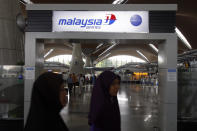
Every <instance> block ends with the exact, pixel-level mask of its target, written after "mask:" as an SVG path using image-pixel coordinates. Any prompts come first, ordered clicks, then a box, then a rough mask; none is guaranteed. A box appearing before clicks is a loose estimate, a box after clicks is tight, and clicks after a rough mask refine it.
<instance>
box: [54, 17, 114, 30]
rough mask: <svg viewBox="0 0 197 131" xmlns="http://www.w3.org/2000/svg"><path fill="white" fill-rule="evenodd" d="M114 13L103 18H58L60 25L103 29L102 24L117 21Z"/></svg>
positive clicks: (110, 23)
mask: <svg viewBox="0 0 197 131" xmlns="http://www.w3.org/2000/svg"><path fill="white" fill-rule="evenodd" d="M116 20H117V19H116V16H115V15H114V14H107V15H106V17H105V18H103V19H88V18H87V19H80V18H76V17H75V18H68V19H66V18H64V19H59V20H58V25H59V26H79V27H81V28H86V29H101V26H102V25H112V24H113V23H114V22H115V21H116Z"/></svg>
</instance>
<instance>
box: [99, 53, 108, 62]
mask: <svg viewBox="0 0 197 131" xmlns="http://www.w3.org/2000/svg"><path fill="white" fill-rule="evenodd" d="M109 55H111V53H108V54H107V55H105V56H104V57H103V58H101V59H100V60H99V61H102V60H104V59H105V58H107V57H108V56H109Z"/></svg>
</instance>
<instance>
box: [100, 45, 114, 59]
mask: <svg viewBox="0 0 197 131" xmlns="http://www.w3.org/2000/svg"><path fill="white" fill-rule="evenodd" d="M116 45H117V43H116V44H113V45H111V46H110V47H109V48H107V49H106V50H105V51H103V53H101V54H100V55H99V56H98V57H100V56H102V55H103V54H105V53H106V52H107V51H109V50H111V49H112V48H113V47H115V46H116Z"/></svg>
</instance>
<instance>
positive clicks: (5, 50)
mask: <svg viewBox="0 0 197 131" xmlns="http://www.w3.org/2000/svg"><path fill="white" fill-rule="evenodd" d="M20 12H21V11H20V6H19V0H0V65H16V64H17V62H20V61H23V62H24V34H23V33H22V32H21V31H20V30H19V28H18V27H17V24H16V23H17V22H16V20H17V16H18V15H19V14H20Z"/></svg>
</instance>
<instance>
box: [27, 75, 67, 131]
mask: <svg viewBox="0 0 197 131" xmlns="http://www.w3.org/2000/svg"><path fill="white" fill-rule="evenodd" d="M62 83H63V79H62V76H61V75H57V74H54V73H49V72H48V73H44V74H42V75H41V76H40V77H39V78H38V79H37V80H36V81H35V83H34V85H33V90H32V97H31V106H30V110H29V115H28V118H27V122H26V125H25V128H24V130H25V131H68V128H67V127H66V125H65V123H64V122H63V120H62V119H61V116H60V115H59V112H60V110H61V109H62V108H63V107H62V105H61V103H60V100H59V93H60V87H61V85H62Z"/></svg>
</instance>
